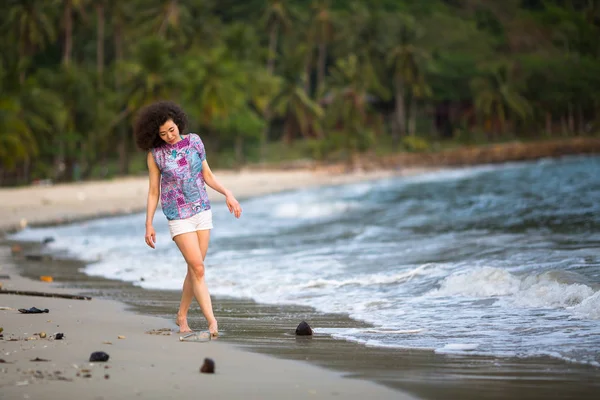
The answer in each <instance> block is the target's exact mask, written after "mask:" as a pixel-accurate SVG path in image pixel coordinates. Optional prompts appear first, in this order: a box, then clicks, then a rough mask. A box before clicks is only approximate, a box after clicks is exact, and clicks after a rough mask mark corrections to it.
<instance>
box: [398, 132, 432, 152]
mask: <svg viewBox="0 0 600 400" xmlns="http://www.w3.org/2000/svg"><path fill="white" fill-rule="evenodd" d="M402 147H403V148H404V149H405V150H406V151H409V152H415V153H418V152H423V151H429V150H431V145H430V144H429V142H428V141H427V140H426V139H424V138H421V137H418V136H405V137H403V138H402Z"/></svg>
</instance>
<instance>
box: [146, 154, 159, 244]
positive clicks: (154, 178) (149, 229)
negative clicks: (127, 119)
mask: <svg viewBox="0 0 600 400" xmlns="http://www.w3.org/2000/svg"><path fill="white" fill-rule="evenodd" d="M146 161H147V163H148V175H149V178H150V182H149V184H150V186H149V187H148V201H147V204H146V236H145V239H146V244H147V245H148V246H150V247H152V248H153V249H154V248H155V246H154V244H155V243H156V231H155V230H154V227H153V226H152V221H153V220H154V213H155V212H156V207H157V206H158V197H159V196H160V170H159V169H158V165H156V161H154V157H153V156H152V152H148V157H147V160H146Z"/></svg>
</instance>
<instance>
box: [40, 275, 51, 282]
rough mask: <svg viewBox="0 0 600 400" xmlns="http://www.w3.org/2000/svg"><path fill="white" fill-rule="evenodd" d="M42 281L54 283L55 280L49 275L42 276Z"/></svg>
mask: <svg viewBox="0 0 600 400" xmlns="http://www.w3.org/2000/svg"><path fill="white" fill-rule="evenodd" d="M40 281H42V282H54V278H52V277H51V276H49V275H42V276H40Z"/></svg>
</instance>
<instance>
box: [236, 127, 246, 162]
mask: <svg viewBox="0 0 600 400" xmlns="http://www.w3.org/2000/svg"><path fill="white" fill-rule="evenodd" d="M235 163H236V164H237V167H238V168H241V167H242V166H243V165H244V136H242V135H241V134H239V133H238V135H237V136H236V137H235Z"/></svg>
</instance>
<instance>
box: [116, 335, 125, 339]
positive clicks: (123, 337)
mask: <svg viewBox="0 0 600 400" xmlns="http://www.w3.org/2000/svg"><path fill="white" fill-rule="evenodd" d="M117 339H125V336H121V335H119V336H117Z"/></svg>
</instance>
